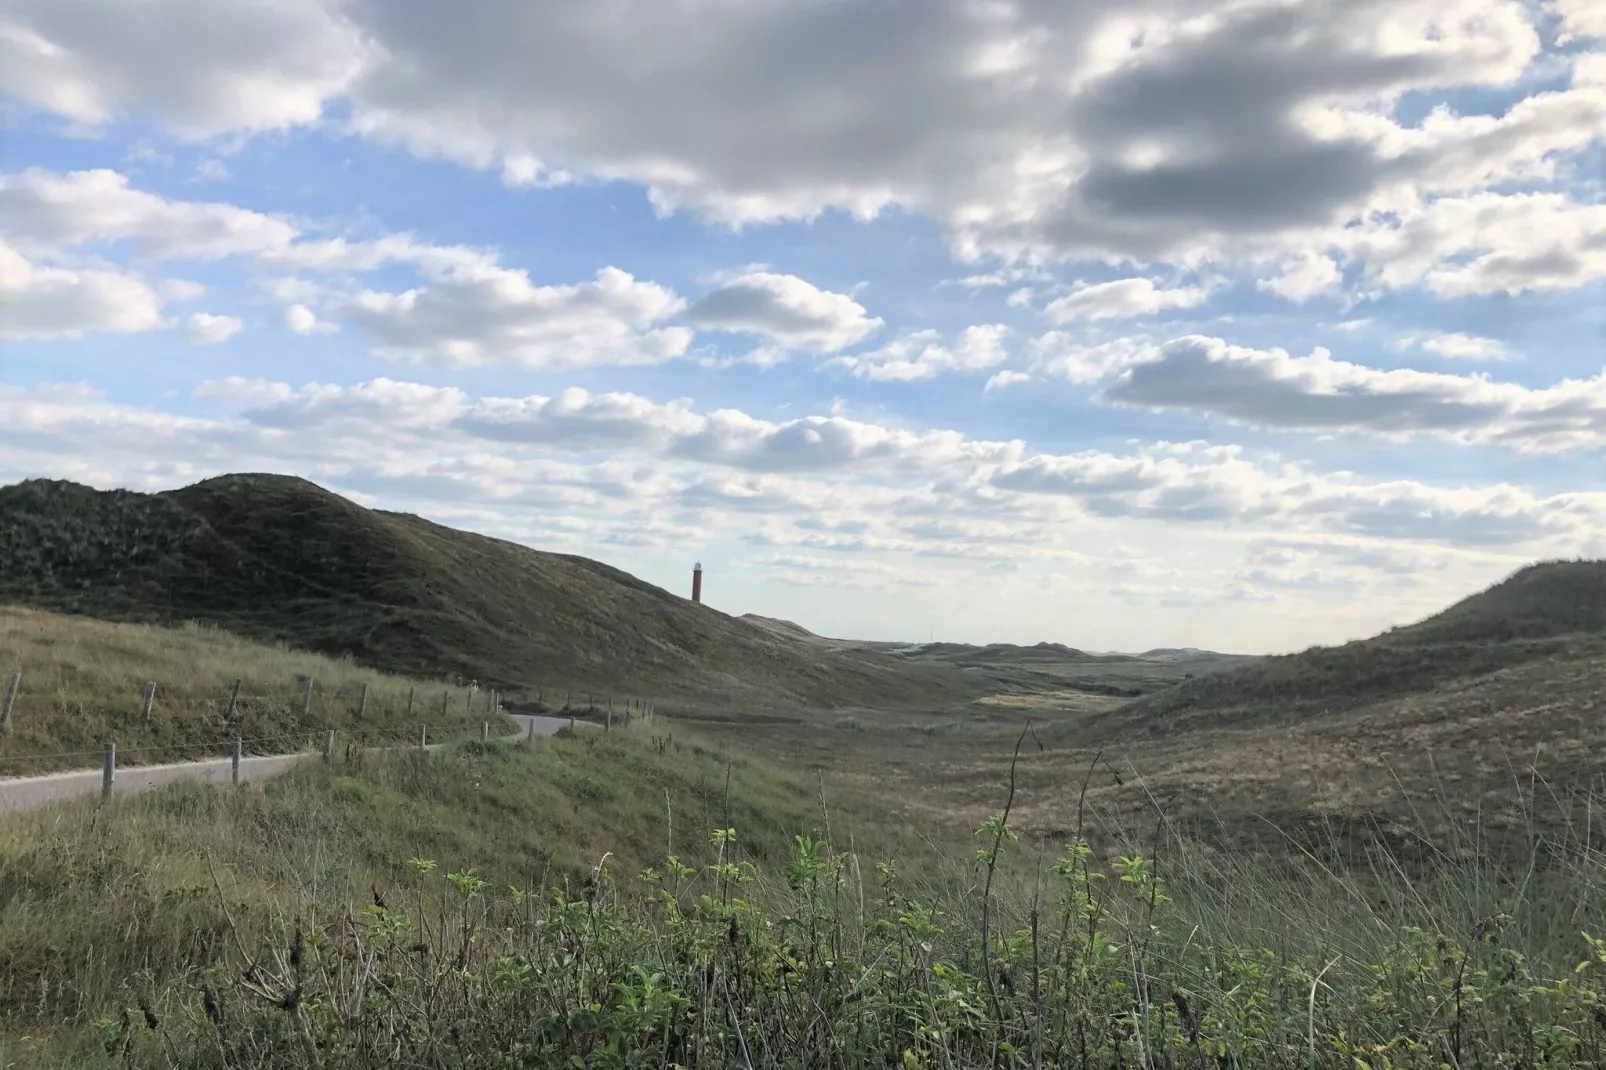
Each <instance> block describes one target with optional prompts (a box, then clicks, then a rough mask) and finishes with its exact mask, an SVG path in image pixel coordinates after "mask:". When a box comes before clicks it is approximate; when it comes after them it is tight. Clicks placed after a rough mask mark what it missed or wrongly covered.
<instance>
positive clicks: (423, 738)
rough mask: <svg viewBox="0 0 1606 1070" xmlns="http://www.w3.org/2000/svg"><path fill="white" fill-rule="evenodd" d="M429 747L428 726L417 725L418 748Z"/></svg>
mask: <svg viewBox="0 0 1606 1070" xmlns="http://www.w3.org/2000/svg"><path fill="white" fill-rule="evenodd" d="M428 747H429V726H428V725H419V726H418V749H419V750H427V749H428Z"/></svg>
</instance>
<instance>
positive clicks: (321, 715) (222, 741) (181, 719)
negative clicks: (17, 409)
mask: <svg viewBox="0 0 1606 1070" xmlns="http://www.w3.org/2000/svg"><path fill="white" fill-rule="evenodd" d="M17 672H20V673H21V674H22V679H21V687H20V689H19V694H18V695H17V698H16V701H15V703H14V704H13V707H12V712H11V718H10V722H9V724H8V726H7V731H6V732H5V734H4V735H0V775H13V776H15V775H30V774H34V773H43V772H50V771H52V770H54V769H63V768H74V767H81V766H87V765H93V764H94V762H95V761H96V757H95V754H94V752H95V750H96V749H97V748H98V747H99V746H100V744H101V743H102V742H105V741H113V742H116V743H117V745H118V752H119V753H118V760H119V762H122V763H126V764H149V763H154V762H162V761H180V760H183V759H185V758H187V757H195V756H199V755H200V754H203V753H206V754H216V753H218V748H220V747H226V746H227V744H228V743H229V741H231V740H232V739H233V738H234V737H235V736H240V737H242V738H244V739H247V740H252V741H254V742H253V743H252V744H250V745H248V747H247V750H248V751H249V752H252V753H277V752H281V751H291V750H295V749H298V748H299V747H300V746H303V745H305V744H306V742H307V741H308V740H309V739H311V738H313V737H314V736H316V735H318V734H321V732H322V731H323V730H324V729H326V728H334V729H336V730H337V731H338V732H340V733H341V734H342V735H343V736H360V737H363V738H368V739H372V740H376V741H377V740H380V739H383V738H387V737H392V738H396V739H398V740H399V739H401V738H407V739H412V738H416V735H415V734H416V732H417V726H418V724H419V723H421V722H422V723H427V724H429V725H430V726H431V736H432V737H439V738H446V737H447V736H448V735H451V734H459V735H461V734H463V733H466V732H470V731H477V730H478V729H479V726H480V724H481V723H482V722H483V721H485V720H486V719H487V718H489V717H491V716H492V715H491V714H489V713H487V712H486V710H485V706H486V705H487V702H488V698H489V692H486V691H483V690H481V691H478V692H474V693H473V702H474V709H473V710H472V711H471V710H470V709H469V702H470V695H471V690H470V689H469V688H467V687H463V686H459V685H458V684H457V682H456V681H446V680H435V681H429V680H410V679H407V678H404V677H400V676H393V675H388V674H385V673H380V672H375V671H373V670H371V669H365V668H362V667H360V666H358V665H355V664H353V663H351V662H350V661H344V660H340V659H336V658H327V657H321V656H319V655H316V654H308V653H305V652H302V651H297V650H291V649H289V648H287V647H283V646H272V645H267V644H261V643H253V642H249V641H247V640H244V639H240V638H238V637H236V636H233V635H231V634H229V633H227V632H224V631H221V630H218V629H215V628H209V627H204V626H193V625H192V626H187V627H183V628H158V627H152V626H147V625H139V624H112V623H107V622H104V621H97V620H91V619H89V618H86V617H69V616H62V615H59V614H54V613H45V612H40V611H36V610H30V609H22V608H19V607H14V606H0V693H3V688H4V687H5V686H6V684H7V683H8V682H9V681H10V679H11V677H12V674H13V673H17ZM307 676H311V677H312V678H313V679H314V687H313V702H312V710H311V714H310V716H304V715H303V700H304V696H305V680H306V677H307ZM236 680H239V681H240V682H241V684H240V692H239V699H238V701H237V702H236V704H235V713H234V716H233V717H232V718H231V717H229V716H228V707H229V700H230V695H231V693H232V692H233V687H234V681H236ZM150 682H154V683H155V684H156V685H157V690H156V696H155V699H154V701H153V702H152V704H151V709H150V716H149V717H148V718H146V717H142V716H141V706H142V696H143V692H144V688H145V686H146V684H147V683H150ZM365 687H366V688H367V694H368V702H367V709H366V711H365V712H363V711H361V704H362V693H363V689H364V688H365ZM410 694H411V695H412V711H411V713H409V710H408V706H409V695H410ZM443 703H444V709H445V712H444V713H443V712H442V711H443ZM359 712H362V716H359Z"/></svg>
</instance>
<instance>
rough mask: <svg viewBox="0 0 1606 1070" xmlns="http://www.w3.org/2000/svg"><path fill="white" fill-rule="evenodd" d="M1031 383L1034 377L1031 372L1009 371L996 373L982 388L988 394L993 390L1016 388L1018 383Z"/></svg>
mask: <svg viewBox="0 0 1606 1070" xmlns="http://www.w3.org/2000/svg"><path fill="white" fill-rule="evenodd" d="M1031 381H1032V377H1031V374H1030V373H1029V372H1017V371H1008V370H1005V371H1001V372H994V373H993V374H992V376H991V377H990V378H988V380H987V385H986V386H984V387H982V392H983V393H987V392H990V391H993V390H1003V389H1004V388H1005V387H1010V386H1014V385H1015V384H1016V383H1029V382H1031Z"/></svg>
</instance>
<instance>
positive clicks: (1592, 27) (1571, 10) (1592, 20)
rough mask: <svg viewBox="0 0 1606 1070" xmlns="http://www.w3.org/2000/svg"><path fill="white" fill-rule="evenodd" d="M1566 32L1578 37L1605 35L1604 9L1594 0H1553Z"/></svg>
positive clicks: (1605, 16)
mask: <svg viewBox="0 0 1606 1070" xmlns="http://www.w3.org/2000/svg"><path fill="white" fill-rule="evenodd" d="M1555 6H1556V13H1557V14H1559V15H1560V16H1561V24H1562V28H1563V30H1564V31H1565V32H1566V33H1569V34H1575V35H1577V36H1579V37H1606V11H1603V10H1602V9H1601V6H1600V4H1599V3H1597V2H1596V0H1555Z"/></svg>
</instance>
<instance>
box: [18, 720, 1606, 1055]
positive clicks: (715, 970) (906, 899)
mask: <svg viewBox="0 0 1606 1070" xmlns="http://www.w3.org/2000/svg"><path fill="white" fill-rule="evenodd" d="M1568 802H1569V805H1570V806H1571V807H1572V809H1573V810H1575V811H1576V812H1578V813H1580V814H1583V815H1584V820H1585V821H1589V820H1598V815H1595V813H1594V811H1595V809H1596V808H1597V807H1598V802H1596V801H1595V800H1592V799H1572V800H1568ZM1529 805H1531V806H1533V807H1536V808H1537V807H1539V806H1541V805H1545V804H1543V803H1542V802H1540V801H1539V800H1536V799H1529ZM1013 821H1014V819H1013V817H1011V818H1010V819H1009V820H1008V821H1005V820H1003V819H1002V818H1001V817H1000V818H999V819H997V820H993V821H991V822H989V823H986V824H985V825H984V827H983V829H982V834H981V835H978V836H976V837H975V838H974V840H973V841H972V842H970V843H955V842H953V841H952V840H951V839H950V840H943V839H942V838H941V837H935V838H932V837H928V836H927V835H926V834H925V833H924V832H923V831H922V830H921V829H919V828H912V827H907V826H903V825H900V824H898V823H896V822H893V821H890V820H888V819H887V817H886V816H885V815H884V814H883V813H881V812H880V811H879V810H878V809H877V808H876V807H875V805H874V801H873V800H872V799H869V798H867V797H865V796H855V795H852V794H848V793H845V792H843V791H841V790H840V789H839V788H838V787H836V786H835V785H832V784H831V783H829V782H826V783H825V784H824V786H823V788H822V785H821V784H818V783H815V784H811V783H808V782H805V781H802V780H799V779H797V778H795V777H793V776H791V775H789V774H786V773H782V772H780V771H778V770H776V769H774V768H771V767H768V766H766V765H764V764H763V763H761V762H758V761H755V760H752V759H739V758H734V757H731V756H729V755H726V754H722V753H720V752H719V751H718V750H717V749H714V748H710V747H706V746H703V745H700V744H698V743H696V742H693V741H692V740H690V739H689V738H686V737H684V734H680V738H675V739H671V738H670V737H669V736H668V735H667V734H665V729H664V727H663V726H661V725H660V726H657V727H656V728H638V729H633V730H631V731H619V732H614V733H611V734H604V733H595V732H587V733H578V732H577V733H574V734H572V735H571V734H568V733H564V734H561V735H560V736H558V737H556V738H554V739H552V740H548V741H538V742H536V743H534V744H524V743H520V744H512V743H506V744H492V745H490V746H482V745H479V744H474V743H469V744H461V745H458V746H457V747H455V748H452V749H449V750H447V751H442V752H437V753H435V754H431V755H420V754H416V753H414V754H388V755H379V754H369V755H367V756H363V757H360V758H358V759H355V760H354V761H353V762H352V763H351V764H346V763H344V762H336V763H335V764H334V765H333V766H332V767H329V768H325V767H324V766H322V765H321V764H319V763H312V764H309V765H308V766H306V767H303V768H301V769H298V770H297V771H295V772H294V773H292V774H290V775H287V776H285V777H281V778H278V779H274V780H269V781H265V782H260V783H250V784H246V785H242V786H240V787H238V788H224V787H202V786H199V785H176V786H174V787H172V788H170V789H168V790H166V791H162V792H158V793H155V794H152V795H149V796H142V797H135V798H129V799H119V800H114V801H113V802H112V803H111V804H110V805H106V806H97V805H95V804H93V803H89V802H84V803H78V804H73V805H70V806H66V807H61V808H57V809H54V810H51V811H48V812H42V813H38V814H30V815H21V816H17V817H13V818H10V819H8V820H7V821H5V822H4V823H3V824H0V1022H3V1023H5V1024H4V1027H3V1028H0V1037H3V1039H0V1068H6V1070H11V1068H13V1067H14V1068H18V1070H20V1068H23V1067H35V1066H58V1065H60V1066H70V1067H75V1068H81V1070H101V1068H110V1067H113V1066H119V1065H121V1066H161V1067H186V1068H189V1067H195V1068H201V1067H210V1068H218V1067H224V1066H227V1067H230V1068H243V1067H260V1068H264V1070H266V1068H269V1067H286V1068H288V1067H292V1066H293V1067H303V1066H309V1065H312V1064H311V1063H310V1062H309V1061H308V1059H307V1056H306V1052H305V1049H304V1048H303V1046H302V1045H303V1035H304V1031H305V1036H310V1037H311V1039H312V1043H313V1045H314V1047H315V1048H316V1049H317V1050H318V1052H319V1058H320V1060H321V1064H322V1065H323V1066H326V1067H329V1066H339V1067H370V1066H372V1067H379V1066H392V1065H422V1066H448V1067H470V1066H473V1067H490V1066H498V1067H500V1066H507V1067H512V1066H551V1065H571V1060H573V1059H579V1060H581V1062H582V1063H583V1064H584V1065H587V1066H593V1065H601V1066H610V1065H619V1066H638V1065H639V1066H661V1065H668V1064H669V1063H671V1062H679V1063H681V1064H684V1065H690V1066H729V1065H743V1060H744V1056H743V1050H744V1048H745V1050H746V1053H747V1054H746V1058H747V1059H748V1060H750V1061H751V1063H752V1065H754V1066H759V1065H763V1066H787V1065H821V1066H823V1065H837V1066H885V1065H908V1066H930V1067H941V1066H954V1067H968V1066H976V1065H991V1064H992V1063H993V1062H995V1061H996V1062H998V1063H999V1064H1000V1065H1011V1066H1036V1065H1053V1066H1101V1067H1102V1066H1133V1067H1136V1066H1143V1065H1149V1066H1161V1065H1173V1066H1179V1067H1181V1066H1195V1065H1211V1066H1243V1067H1260V1066H1267V1067H1271V1066H1297V1067H1306V1066H1313V1065H1314V1066H1346V1067H1351V1068H1354V1067H1377V1068H1381V1067H1385V1066H1387V1067H1438V1066H1440V1065H1443V1064H1449V1065H1456V1066H1461V1067H1471V1066H1489V1067H1493V1066H1497V1065H1502V1066H1504V1065H1529V1066H1534V1067H1539V1066H1573V1065H1586V1064H1589V1063H1590V1062H1591V1061H1592V1060H1598V1059H1600V1058H1602V1057H1606V1048H1603V1047H1602V1045H1603V1042H1606V1029H1603V1028H1602V1026H1601V1024H1600V1011H1601V990H1602V981H1603V979H1606V978H1603V971H1606V958H1602V955H1603V954H1606V951H1603V949H1600V948H1597V947H1595V946H1593V945H1591V944H1590V943H1589V942H1588V941H1587V940H1586V939H1585V938H1584V936H1583V933H1585V932H1590V933H1594V934H1597V935H1598V934H1599V933H1600V932H1601V931H1602V930H1603V927H1606V865H1603V863H1606V859H1603V857H1602V855H1601V854H1600V853H1599V851H1598V850H1597V849H1595V848H1593V847H1592V846H1591V832H1592V830H1591V829H1588V828H1584V827H1582V826H1580V827H1579V828H1578V829H1577V830H1576V833H1575V834H1574V835H1571V836H1566V835H1562V836H1553V835H1548V834H1545V833H1543V832H1539V831H1536V832H1535V833H1534V835H1533V837H1532V838H1531V840H1530V841H1529V843H1528V845H1527V850H1526V852H1525V853H1521V854H1517V855H1513V854H1511V853H1509V852H1507V853H1505V854H1502V855H1501V856H1499V857H1496V856H1494V855H1492V854H1490V853H1487V852H1485V851H1483V850H1482V849H1481V842H1480V841H1479V840H1478V839H1477V838H1476V836H1475V835H1474V834H1473V832H1472V831H1471V830H1467V831H1466V834H1465V835H1464V836H1463V837H1460V838H1455V839H1451V840H1446V841H1439V842H1432V843H1424V844H1423V845H1422V848H1423V849H1422V850H1421V851H1420V852H1418V854H1417V856H1416V857H1413V858H1412V859H1410V860H1409V862H1407V861H1406V860H1405V859H1403V858H1400V857H1398V856H1396V855H1395V854H1392V853H1390V852H1389V851H1387V850H1385V849H1382V847H1381V845H1380V847H1379V850H1378V851H1376V852H1374V854H1373V855H1372V861H1371V863H1370V864H1369V865H1364V866H1361V867H1358V868H1354V869H1349V870H1344V869H1340V868H1336V867H1335V866H1333V865H1332V864H1331V863H1330V862H1329V861H1328V860H1327V859H1325V858H1323V857H1321V856H1320V855H1313V854H1307V853H1303V852H1301V851H1298V850H1295V849H1292V848H1290V849H1289V850H1288V851H1287V852H1285V853H1284V854H1283V855H1281V856H1272V855H1265V854H1261V855H1248V854H1234V853H1230V852H1225V851H1221V850H1218V849H1210V848H1206V847H1203V846H1200V845H1198V844H1197V843H1194V842H1192V841H1190V840H1188V839H1186V838H1185V837H1183V836H1182V835H1181V834H1180V833H1178V832H1177V831H1176V830H1175V829H1174V828H1172V827H1171V826H1170V825H1168V824H1166V823H1164V822H1162V823H1161V824H1160V826H1159V827H1158V829H1157V830H1154V831H1151V832H1147V833H1145V834H1143V835H1141V836H1139V837H1137V839H1139V840H1141V841H1142V842H1131V841H1126V842H1123V843H1121V844H1119V845H1118V846H1117V847H1116V848H1114V849H1113V850H1111V851H1110V852H1109V853H1108V854H1105V853H1104V852H1103V851H1102V850H1100V851H1086V850H1083V849H1081V848H1077V847H1075V846H1074V841H1075V836H1074V834H1073V835H1072V837H1071V839H1072V841H1073V846H1072V847H1071V848H1070V849H1069V850H1067V847H1066V844H1065V842H1064V840H1063V839H1053V840H1050V839H1048V838H1046V837H1044V836H1043V835H1041V834H1040V833H1039V832H1036V831H1034V830H1033V829H1032V828H1031V827H1030V826H1021V827H1019V829H1018V830H1017V828H1016V826H1015V824H1014V823H1013ZM1533 827H1534V828H1535V829H1536V830H1538V829H1542V828H1544V827H1546V825H1545V823H1543V822H1539V821H1537V820H1536V821H1534V822H1533ZM721 829H734V830H735V833H734V836H733V837H732V838H730V839H729V840H728V842H727V840H726V837H725V836H724V835H722V834H719V833H718V832H717V830H721ZM1017 832H1018V835H1019V837H1020V838H1019V839H1016V838H1015V836H1016V834H1017ZM797 836H802V837H804V839H803V840H802V841H798V840H797V839H795V838H794V837H797ZM995 852H996V854H995ZM671 858H675V859H678V860H679V861H678V862H677V861H670V859H671ZM995 858H996V860H997V863H998V864H997V867H996V872H995V874H994V875H993V877H992V878H991V880H989V876H988V869H989V866H988V863H989V862H990V861H993V860H994V859H995ZM889 861H890V862H892V863H893V864H892V866H891V867H890V868H887V869H883V868H882V866H881V863H885V862H889ZM682 865H683V866H684V867H685V868H684V869H682V868H681V867H682ZM452 875H456V876H455V877H453V876H452ZM449 877H451V878H452V879H448V878H449ZM984 925H985V926H986V932H987V935H988V938H987V940H985V941H984V940H983V939H982V931H983V926H984ZM298 931H299V932H300V933H301V938H300V946H301V950H300V951H299V952H297V953H296V954H295V955H294V956H292V954H291V949H292V948H293V947H294V946H296V944H297V939H296V937H295V933H296V932H298ZM470 932H471V933H472V939H466V935H467V934H469V933H470ZM984 948H985V950H984ZM292 958H295V959H296V960H298V961H299V962H300V966H299V967H296V966H292V965H291V960H292ZM248 960H255V961H257V962H258V963H259V969H258V971H257V972H255V973H250V974H249V975H247V974H246V973H244V972H242V971H244V970H245V968H246V966H247V964H248ZM1586 962H1587V963H1590V965H1588V966H1586V967H1585V968H1584V969H1583V970H1582V972H1577V971H1576V967H1578V966H1579V965H1580V963H1586ZM364 964H367V965H364ZM298 969H299V972H300V979H299V988H300V992H299V994H298V996H297V998H296V999H295V1000H294V1001H288V1000H287V999H286V997H287V996H288V994H289V993H290V992H291V991H292V990H294V989H295V988H297V987H298V982H297V980H296V976H295V975H296V973H297V970H298ZM365 969H366V970H370V971H371V973H372V977H373V978H374V980H373V982H372V984H371V985H370V986H369V987H368V989H367V990H366V994H365V995H364V996H363V997H362V999H361V1000H360V1001H359V1002H360V1005H361V1007H362V1013H361V1015H360V1017H353V1016H352V1011H353V1008H354V1007H355V1006H357V1004H354V1003H352V1000H353V999H354V998H355V997H354V996H353V994H352V991H351V986H352V984H353V981H352V978H353V977H354V976H356V975H357V974H358V973H361V972H362V971H363V970H365ZM1563 982H1565V983H1563ZM1313 989H1314V992H1315V995H1314V998H1313V997H1312V990H1313ZM208 992H210V993H211V995H208ZM1179 996H1180V997H1181V1001H1180V1002H1179V1001H1178V997H1179ZM267 997H271V999H270V998H267ZM209 1001H211V1002H212V1003H213V1006H214V1008H216V1007H219V1006H220V1007H221V1008H222V1009H223V1010H222V1012H223V1018H224V1029H223V1031H222V1032H221V1033H219V1032H218V1031H217V1029H216V1027H215V1026H214V1025H213V1024H212V1022H211V1021H210V1020H209V1018H208V1016H207V1009H206V1008H207V1005H208V1002H209ZM289 1003H293V1004H294V1007H295V1010H294V1013H291V1012H290V1011H288V1010H287V1009H286V1006H287V1005H288V1004H289ZM142 1005H143V1006H144V1007H145V1008H147V1009H148V1010H149V1012H150V1016H151V1019H152V1020H154V1021H155V1022H156V1023H157V1025H156V1027H155V1028H154V1029H152V1028H149V1027H148V1026H147V1025H146V1024H145V1022H146V1018H145V1013H144V1011H143V1010H142V1009H141V1007H142ZM1184 1005H1186V1007H1187V1011H1186V1015H1185V1016H1184V1014H1183V1011H1182V1007H1183V1006H1184ZM25 1038H26V1039H25ZM782 1052H785V1053H788V1054H789V1056H790V1057H791V1059H792V1061H791V1062H787V1061H785V1059H783V1058H782V1057H781V1054H780V1053H782ZM905 1053H907V1054H905ZM1498 1055H1505V1056H1506V1057H1507V1058H1506V1061H1505V1062H1498V1061H1497V1060H1496V1056H1498ZM225 1060H226V1061H225ZM520 1060H522V1061H520ZM1356 1060H1359V1061H1356ZM1521 1060H1526V1061H1525V1062H1524V1061H1521ZM572 1065H580V1063H572Z"/></svg>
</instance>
